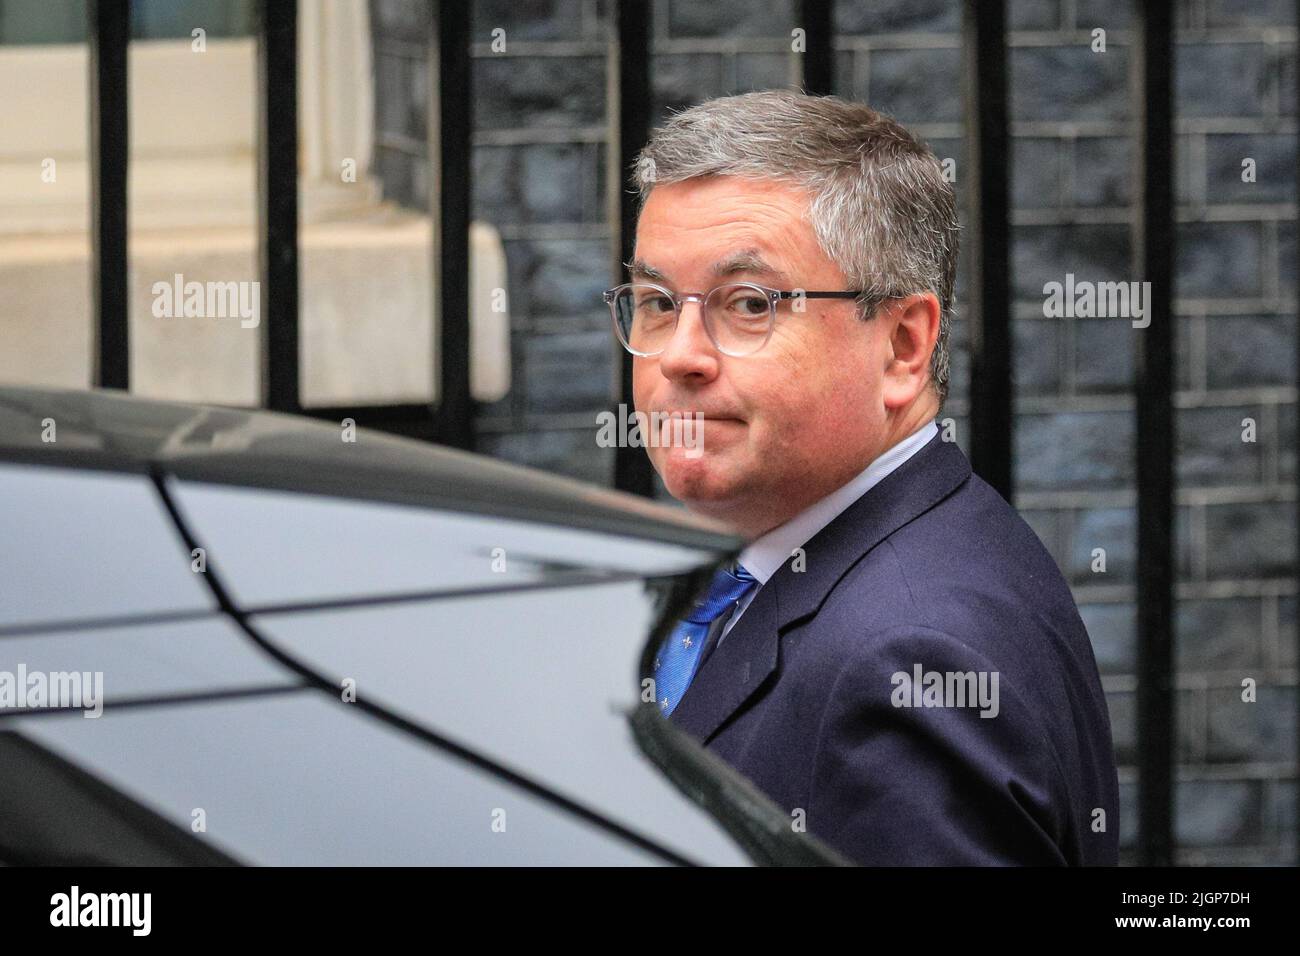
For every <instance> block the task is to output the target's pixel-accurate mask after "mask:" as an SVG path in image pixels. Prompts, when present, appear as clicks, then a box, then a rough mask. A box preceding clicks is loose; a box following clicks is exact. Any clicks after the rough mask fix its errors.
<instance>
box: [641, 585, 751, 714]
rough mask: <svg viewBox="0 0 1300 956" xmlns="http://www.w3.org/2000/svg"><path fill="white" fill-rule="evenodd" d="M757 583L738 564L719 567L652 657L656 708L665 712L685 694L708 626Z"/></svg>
mask: <svg viewBox="0 0 1300 956" xmlns="http://www.w3.org/2000/svg"><path fill="white" fill-rule="evenodd" d="M757 583H758V581H757V580H756V579H755V578H754V576H753V575H752V574H750V573H749V572H748V571H746V570H745V569H744V567H743V566H741V565H740V564H737V565H736V566H735V570H734V571H732V570H729V569H727V568H722V569H720V570H719V571H718V573H717V574H715V575H714V576H713V581H712V583H710V584H709V590H708V592H707V593H705V595H704V597H703V598H701V599H700V601H699V603H698V604H696V605H695V608H694V610H692V611H691V612H690V613H689V614H687V615H686V617H685V618H683V619H682V621H681V623H680V624H678V625H677V626H676V627H675V628H673V631H672V633H671V634H669V635H668V637H667V639H665V640H664V643H663V646H662V647H661V648H659V653H658V655H656V657H655V663H654V681H655V697H656V698H657V699H658V700H659V709H660V710H662V711H663V713H664V714H665V715H667V714H671V713H672V712H673V709H674V708H675V707H676V706H677V702H678V701H680V700H681V699H682V695H683V694H685V693H686V688H687V687H689V686H691V678H692V677H694V676H695V669H696V667H698V666H699V663H700V652H701V651H702V650H703V649H704V638H705V637H706V636H707V635H708V633H709V625H710V624H712V623H713V622H714V621H715V620H716V619H717V618H718V617H720V616H721V615H722V614H723V613H724V612H726V611H729V610H731V609H732V608H733V607H735V605H736V602H737V601H739V600H740V599H741V598H743V597H744V596H745V594H746V593H748V591H749V589H750V588H752V587H753V586H754V585H755V584H757Z"/></svg>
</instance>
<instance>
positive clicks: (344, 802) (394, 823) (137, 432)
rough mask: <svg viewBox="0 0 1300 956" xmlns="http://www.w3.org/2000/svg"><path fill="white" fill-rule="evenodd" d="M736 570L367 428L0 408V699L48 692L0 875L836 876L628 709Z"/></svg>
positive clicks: (134, 406) (695, 526)
mask: <svg viewBox="0 0 1300 956" xmlns="http://www.w3.org/2000/svg"><path fill="white" fill-rule="evenodd" d="M738 547H739V542H738V541H737V540H736V539H734V538H732V537H730V536H728V535H726V534H724V533H722V532H721V531H720V530H718V529H717V528H714V527H712V526H709V525H707V524H705V523H703V522H701V521H698V520H696V519H694V518H692V517H690V516H688V515H686V514H685V513H683V512H680V511H677V510H673V509H669V508H666V507H662V506H659V505H655V504H653V503H650V502H646V501H644V500H642V499H638V498H634V497H631V496H627V495H622V494H618V493H615V492H611V491H607V490H604V489H600V488H596V487H593V486H588V485H583V484H580V483H577V482H573V481H569V480H567V479H562V478H558V477H555V476H550V475H546V474H543V473H540V472H537V471H533V470H529V469H524V468H519V467H516V466H511V465H507V464H503V463H500V462H495V461H491V460H489V459H486V458H482V457H480V456H476V455H471V454H467V453H462V452H457V451H453V450H448V449H445V448H439V447H435V446H432V445H427V444H423V443H418V442H413V441H408V440H403V439H397V438H393V437H390V436H386V435H381V434H378V433H373V432H367V431H364V430H361V431H356V432H355V433H352V432H350V431H349V430H347V429H344V428H342V427H338V426H333V425H330V424H325V423H321V422H315V421H310V420H307V419H302V418H297V417H293V416H283V415H275V414H269V413H263V412H247V411H241V410H235V409H228V408H210V407H201V406H190V405H177V404H169V403H163V402H155V401H147V400H143V399H139V398H132V397H129V396H126V395H123V394H121V393H113V392H103V391H99V392H94V391H92V392H72V391H53V390H38V389H18V388H0V676H3V675H5V674H8V675H10V676H9V678H8V679H9V681H10V689H11V691H12V689H13V687H14V686H15V685H16V682H17V679H18V675H19V674H20V672H21V673H22V674H24V675H26V677H25V678H24V679H25V680H27V681H32V680H34V679H35V678H33V677H32V675H33V674H36V675H45V676H46V677H48V681H49V682H48V685H47V686H48V687H49V688H51V690H50V691H49V692H48V693H47V699H44V700H42V699H39V698H37V697H35V695H32V694H28V695H27V697H26V698H25V699H24V700H18V699H16V698H13V697H12V695H11V698H10V699H8V700H7V701H0V862H6V863H66V862H106V863H229V862H238V863H255V864H294V865H296V864H306V865H333V864H475V865H476V864H598V865H619V864H647V863H648V864H658V863H702V864H721V865H734V864H742V863H749V862H760V863H826V862H837V861H836V860H835V858H834V856H833V855H831V854H830V853H829V852H828V851H826V850H825V849H824V848H823V847H822V846H820V845H819V844H817V843H816V842H815V841H814V840H813V839H811V838H810V837H808V836H807V835H805V834H801V833H795V832H793V831H792V828H791V825H790V820H789V818H788V817H786V816H785V814H784V813H783V812H782V811H781V810H779V809H778V808H777V807H776V806H775V805H774V804H772V803H770V802H769V801H768V800H767V799H766V798H765V797H763V796H762V795H761V794H760V793H759V792H758V791H757V790H755V789H754V788H753V787H752V786H750V785H749V784H748V783H747V782H746V781H744V780H743V779H742V778H740V777H739V776H738V775H736V774H735V773H734V772H733V771H731V770H730V768H728V767H727V766H725V765H724V764H722V763H721V762H720V761H718V760H717V759H716V758H714V757H712V756H711V755H709V754H707V753H706V752H705V751H704V750H703V749H702V748H700V747H699V746H697V745H696V744H695V743H694V741H692V740H690V739H689V738H687V737H686V736H685V735H684V734H682V733H681V732H680V731H677V730H676V729H674V728H673V727H672V725H671V724H670V723H669V722H668V721H666V720H663V719H662V718H661V717H660V716H659V715H658V714H657V713H656V712H655V709H654V704H653V695H650V696H649V697H647V695H645V694H644V693H643V690H642V687H641V685H640V683H639V675H640V674H642V673H644V672H645V663H646V660H647V658H648V654H649V653H650V650H651V649H652V648H653V647H655V646H657V642H658V641H659V640H661V639H662V636H663V634H664V633H666V629H667V628H668V627H670V626H671V622H672V621H673V620H674V619H675V618H676V616H677V615H678V614H679V613H680V611H681V610H682V609H683V608H684V607H685V606H686V603H687V602H688V601H689V600H691V598H692V597H693V596H694V595H695V594H696V592H697V591H698V590H699V589H700V588H701V587H702V586H703V584H704V583H705V582H706V581H707V579H708V577H709V575H710V574H711V572H712V569H713V568H715V567H716V566H717V565H718V563H719V562H720V561H722V560H724V559H726V558H728V557H730V556H731V555H733V554H734V553H735V552H736V550H737V549H738ZM53 675H63V677H61V678H58V679H59V680H64V681H71V680H72V679H73V678H72V676H71V675H84V676H85V681H86V686H85V688H83V695H82V698H81V699H76V700H74V699H72V698H69V697H66V695H65V698H64V699H62V701H60V700H56V699H55V695H54V694H53V692H52V688H53V686H54V681H55V677H54V676H53ZM92 675H100V679H102V690H101V693H100V695H99V697H100V699H99V702H98V706H99V707H100V708H101V713H100V715H99V716H87V713H88V712H89V710H90V708H89V707H88V706H86V704H87V701H86V699H85V698H86V697H87V696H88V695H89V691H88V688H90V687H91V686H92V683H93V679H94V678H93V677H92ZM69 687H70V685H67V686H64V688H63V689H64V691H68V690H69ZM26 689H30V688H26ZM647 700H649V701H650V702H649V703H647V702H645V701H647ZM69 701H72V704H70V703H69ZM73 704H76V705H77V706H73ZM20 705H25V706H20Z"/></svg>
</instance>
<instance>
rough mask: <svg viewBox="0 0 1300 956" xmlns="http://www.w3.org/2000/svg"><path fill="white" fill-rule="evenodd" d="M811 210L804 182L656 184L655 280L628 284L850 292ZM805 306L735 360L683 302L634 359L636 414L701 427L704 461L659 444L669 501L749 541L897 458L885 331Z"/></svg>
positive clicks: (639, 244)
mask: <svg viewBox="0 0 1300 956" xmlns="http://www.w3.org/2000/svg"><path fill="white" fill-rule="evenodd" d="M807 205H808V200H807V195H806V192H805V191H804V190H803V189H801V188H800V187H798V186H797V185H793V184H786V183H772V182H761V181H755V180H748V179H741V178H737V177H732V176H720V177H706V178H700V179H694V180H688V181H686V182H683V183H677V184H673V185H664V186H656V187H655V188H654V189H653V190H652V191H651V193H650V195H649V197H648V199H647V201H646V204H645V207H644V209H643V210H642V213H641V217H640V220H639V222H638V223H637V238H636V254H635V260H634V265H636V266H637V267H641V266H646V267H649V269H650V270H652V271H651V272H650V273H649V275H648V276H647V275H643V274H637V270H636V269H634V270H633V276H632V281H655V280H654V278H653V277H655V276H657V275H662V276H663V278H662V279H659V280H658V282H657V284H659V285H663V286H664V287H665V288H667V289H669V290H670V291H672V292H674V293H688V292H696V293H707V292H708V291H709V290H710V289H712V288H714V287H715V286H717V285H720V284H722V283H725V282H736V281H748V282H755V283H758V284H760V285H764V286H768V287H770V288H775V289H782V290H791V289H796V288H799V289H805V290H810V291H812V290H816V291H838V290H843V289H845V288H846V285H845V279H844V275H843V273H842V272H841V271H840V269H839V267H838V266H836V265H835V264H834V263H833V262H831V261H830V259H828V258H827V256H826V255H825V253H824V252H822V250H821V248H820V247H819V246H818V244H817V241H816V239H815V237H814V235H813V232H812V227H811V226H810V225H809V224H808V222H807V221H805V219H804V215H805V212H806V210H807ZM746 252H751V253H756V254H757V256H758V257H760V258H761V260H762V262H763V263H764V264H765V267H756V266H755V264H753V263H750V264H749V265H748V266H747V267H746V268H744V269H743V270H742V271H730V270H729V269H728V267H727V260H728V259H731V258H732V257H735V256H737V254H739V253H746ZM751 258H752V257H751ZM719 267H720V268H719ZM804 305H805V309H804V311H802V312H799V311H795V309H794V308H793V306H792V304H791V302H790V301H782V303H781V304H780V307H779V308H778V310H777V318H776V325H775V328H774V330H773V332H772V337H771V339H770V340H769V341H768V342H767V344H766V345H765V346H763V348H762V349H761V350H760V351H758V352H756V353H754V354H751V355H746V356H742V357H736V356H730V355H724V354H723V353H721V352H719V351H718V350H717V349H716V348H715V347H714V346H713V343H712V342H711V341H710V339H709V337H708V333H707V332H706V331H705V329H704V325H703V317H702V315H701V307H700V305H699V304H698V303H695V302H690V303H686V304H685V306H684V307H683V309H682V312H681V318H680V320H679V322H678V324H677V329H676V331H675V332H674V334H673V337H672V339H671V340H670V341H669V342H668V344H667V345H666V347H665V348H664V351H663V352H661V353H660V354H658V355H654V356H650V357H645V358H643V357H636V358H635V359H634V360H633V395H634V399H635V402H636V408H637V410H638V411H640V412H643V413H645V414H647V415H649V414H651V413H653V412H678V413H681V414H683V415H685V416H693V415H694V413H696V412H700V413H702V414H703V415H704V418H705V421H704V425H703V436H702V452H701V450H700V449H699V448H698V447H697V448H695V449H692V448H690V447H655V446H654V445H653V443H650V447H649V448H648V451H649V454H650V459H651V461H652V462H653V464H654V467H655V469H656V470H657V471H658V472H659V474H660V476H661V477H662V478H663V481H664V484H665V485H666V487H667V489H668V491H669V492H670V493H671V494H672V495H673V497H675V498H677V499H678V500H680V501H682V502H684V503H685V504H686V505H687V506H688V507H689V508H691V510H693V511H697V512H700V513H702V514H706V515H709V516H712V517H715V518H719V519H721V520H723V521H726V522H728V523H730V524H732V526H733V527H735V528H737V530H739V531H740V532H741V533H743V534H748V535H750V536H751V537H752V536H757V535H758V534H761V533H762V532H764V531H766V530H769V529H770V528H772V527H775V526H777V525H778V524H781V523H783V522H784V521H785V520H787V519H789V518H790V517H793V516H794V515H795V514H797V513H798V512H799V511H801V510H803V509H804V508H805V507H807V506H808V505H810V504H812V503H813V502H815V501H817V500H819V499H820V498H822V497H824V496H825V495H827V494H829V493H830V492H831V491H834V490H835V489H836V488H839V487H840V486H841V485H843V484H844V483H845V482H847V481H848V480H849V479H850V478H852V477H853V476H854V475H856V474H857V473H858V472H859V471H861V470H862V469H863V468H865V467H866V465H867V464H868V463H869V462H870V461H871V460H872V459H873V458H874V457H876V456H877V455H878V454H880V453H881V452H883V451H884V450H885V449H886V448H888V447H889V445H888V444H883V442H884V440H885V439H886V438H887V437H888V436H887V435H886V430H887V413H886V408H885V404H884V401H883V395H882V388H883V386H882V382H883V379H884V378H885V372H886V369H887V367H888V366H889V362H890V359H891V358H892V353H890V342H889V335H888V331H887V328H888V326H887V324H886V323H882V322H877V321H874V320H872V321H865V322H864V321H862V320H861V319H859V318H857V317H856V314H855V311H856V310H855V305H854V303H853V301H852V300H846V299H808V300H805V302H804ZM667 431H668V429H667V428H665V432H667ZM667 438H668V436H667V435H665V436H664V439H663V440H664V441H665V442H666V441H667ZM695 440H696V441H697V442H698V441H699V440H700V436H699V435H696V436H695ZM890 444H892V442H890Z"/></svg>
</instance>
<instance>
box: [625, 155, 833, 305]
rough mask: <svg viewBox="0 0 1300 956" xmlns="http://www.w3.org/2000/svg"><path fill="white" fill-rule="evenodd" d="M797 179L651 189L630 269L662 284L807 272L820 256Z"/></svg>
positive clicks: (721, 179)
mask: <svg viewBox="0 0 1300 956" xmlns="http://www.w3.org/2000/svg"><path fill="white" fill-rule="evenodd" d="M807 208H808V195H807V191H806V190H805V189H804V188H803V187H801V186H799V185H798V184H797V183H790V182H785V181H769V180H752V179H742V178H738V177H734V176H711V177H702V178H698V179H690V180H686V181H685V182H680V183H671V184H665V185H660V186H656V187H654V189H652V190H651V191H650V194H649V196H647V198H646V202H645V205H644V207H643V208H642V211H641V216H640V218H639V219H638V221H637V238H636V253H635V255H634V257H633V260H632V262H631V263H630V264H629V266H630V268H631V271H632V272H633V273H634V274H636V275H639V276H641V277H644V278H650V279H657V280H660V281H665V280H668V279H671V278H672V277H673V276H674V275H679V274H680V275H684V274H685V273H688V272H689V273H692V274H695V275H701V274H704V273H707V274H709V275H713V276H717V277H725V276H727V275H735V274H738V273H741V272H746V273H749V274H757V275H761V274H767V275H768V276H769V277H771V278H780V277H782V275H783V274H784V273H785V272H786V271H787V270H791V269H794V270H797V269H806V268H808V267H810V266H815V265H817V264H818V261H817V260H819V259H822V258H824V256H823V255H822V253H821V249H820V247H819V245H818V244H817V241H816V238H815V236H814V234H813V232H812V228H811V226H810V224H809V223H808V220H807V218H806V212H807Z"/></svg>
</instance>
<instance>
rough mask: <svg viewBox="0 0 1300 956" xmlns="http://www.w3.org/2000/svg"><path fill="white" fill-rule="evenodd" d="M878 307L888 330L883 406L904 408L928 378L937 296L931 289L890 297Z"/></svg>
mask: <svg viewBox="0 0 1300 956" xmlns="http://www.w3.org/2000/svg"><path fill="white" fill-rule="evenodd" d="M881 311H882V312H883V313H884V315H883V316H882V317H884V318H885V319H886V325H887V327H888V331H889V350H888V351H887V352H886V353H885V357H886V364H885V375H884V396H883V397H884V402H885V407H886V408H888V409H899V408H906V407H907V406H908V405H910V404H912V402H913V401H915V399H916V397H917V396H918V395H920V394H921V392H922V391H923V390H924V389H925V387H926V385H927V384H928V383H929V381H930V356H931V355H933V354H934V347H935V345H936V344H937V343H938V341H939V299H938V297H937V296H936V295H935V294H934V293H933V292H923V293H918V294H916V295H909V296H905V297H903V298H900V299H891V300H889V301H888V302H886V303H885V304H884V305H883V306H882V307H881Z"/></svg>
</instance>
